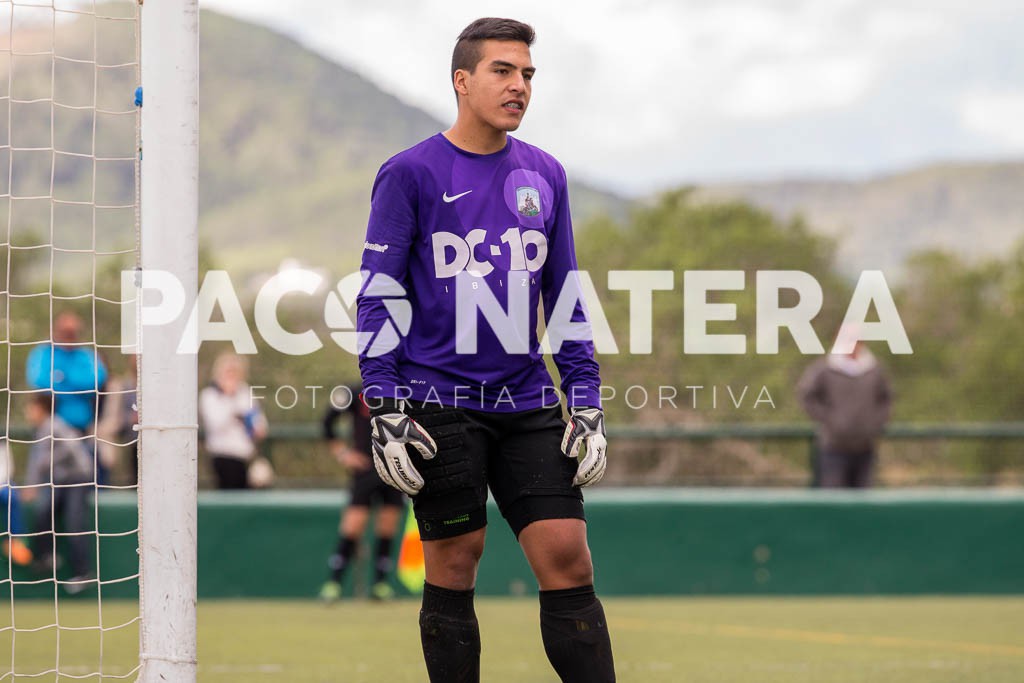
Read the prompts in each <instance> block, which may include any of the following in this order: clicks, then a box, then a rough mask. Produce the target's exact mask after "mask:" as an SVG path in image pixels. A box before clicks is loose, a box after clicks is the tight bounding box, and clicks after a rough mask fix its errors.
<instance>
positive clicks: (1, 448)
mask: <svg viewBox="0 0 1024 683" xmlns="http://www.w3.org/2000/svg"><path fill="white" fill-rule="evenodd" d="M13 479H14V459H13V458H11V454H10V451H9V450H8V449H7V441H6V440H3V441H0V507H2V512H0V514H2V515H3V516H4V517H6V518H7V523H6V524H5V525H4V530H3V532H0V534H2V535H3V536H4V539H3V541H0V550H2V551H3V554H4V555H7V556H8V557H10V558H11V562H13V563H14V564H18V565H23V566H24V565H27V564H29V563H31V562H32V551H31V550H29V549H28V546H26V545H25V543H24V541H22V540H21V539H20V538H14V537H13V536H12V534H23V533H25V527H23V526H22V523H21V503H20V500H19V496H18V490H17V489H12V488H11V483H12V480H13Z"/></svg>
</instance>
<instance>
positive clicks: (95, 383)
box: [25, 311, 107, 434]
mask: <svg viewBox="0 0 1024 683" xmlns="http://www.w3.org/2000/svg"><path fill="white" fill-rule="evenodd" d="M81 337H82V319H81V318H80V317H79V316H78V314H77V313H74V312H73V311H64V312H62V313H59V314H58V315H57V317H56V319H54V321H53V341H52V342H45V343H43V344H40V345H39V346H37V347H35V348H34V349H32V351H31V352H30V353H29V355H28V362H27V363H26V367H25V376H26V379H27V381H28V385H29V387H31V388H32V389H47V390H49V391H52V392H53V395H54V412H55V413H56V414H57V415H59V416H60V418H61V419H62V420H63V421H64V422H66V423H67V424H68V425H70V426H71V427H74V428H75V429H77V430H78V431H80V432H82V433H83V434H86V433H89V432H90V431H91V430H92V428H93V424H94V423H95V422H96V401H97V398H98V396H99V392H100V390H101V389H102V388H103V386H104V384H106V382H107V368H106V367H105V366H104V365H103V361H102V360H100V357H99V354H98V353H97V351H96V347H95V345H93V343H92V342H82V341H81Z"/></svg>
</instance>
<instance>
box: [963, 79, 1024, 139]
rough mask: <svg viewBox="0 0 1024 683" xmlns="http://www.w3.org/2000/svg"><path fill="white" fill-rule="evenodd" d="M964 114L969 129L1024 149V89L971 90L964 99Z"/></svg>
mask: <svg viewBox="0 0 1024 683" xmlns="http://www.w3.org/2000/svg"><path fill="white" fill-rule="evenodd" d="M960 115H961V116H962V117H963V122H964V126H965V127H966V128H967V129H968V130H971V131H974V132H975V133H979V134H980V135H983V136H985V137H987V138H989V139H990V140H992V141H993V142H995V143H997V144H1001V145H1007V146H1010V147H1012V148H1014V149H1015V150H1024V90H1009V91H999V92H992V91H988V92H973V93H968V94H966V95H965V96H964V97H963V99H962V101H961V103H960Z"/></svg>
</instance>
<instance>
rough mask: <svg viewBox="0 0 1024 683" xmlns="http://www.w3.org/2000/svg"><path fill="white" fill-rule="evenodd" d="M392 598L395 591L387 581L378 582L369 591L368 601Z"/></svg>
mask: <svg viewBox="0 0 1024 683" xmlns="http://www.w3.org/2000/svg"><path fill="white" fill-rule="evenodd" d="M393 597H395V589H394V588H392V587H391V584H390V583H388V582H387V581H378V582H377V583H375V584H373V588H371V589H370V599H372V600H381V601H384V600H390V599H391V598H393Z"/></svg>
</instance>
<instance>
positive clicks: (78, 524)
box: [22, 393, 95, 593]
mask: <svg viewBox="0 0 1024 683" xmlns="http://www.w3.org/2000/svg"><path fill="white" fill-rule="evenodd" d="M25 419H26V420H27V421H28V423H29V424H30V425H32V427H33V428H34V429H35V436H34V439H35V443H33V444H32V448H31V450H30V451H29V457H28V469H27V472H26V473H25V485H26V486H28V487H32V488H25V489H22V495H23V497H24V499H25V500H26V501H35V503H36V505H35V514H34V516H33V517H34V525H33V526H34V529H33V531H35V532H36V533H40V532H50V531H53V524H54V522H57V521H60V522H61V524H62V526H63V531H64V533H66V534H69V535H68V536H67V537H66V539H67V546H68V555H69V560H70V562H71V573H72V578H71V579H70V583H68V584H66V585H65V589H66V590H67V591H68V592H69V593H78V592H80V591H82V590H84V589H85V587H86V586H85V584H86V583H88V582H90V581H94V580H95V575H94V574H93V573H92V561H91V558H90V555H89V547H90V545H92V544H93V543H94V542H95V541H94V540H93V539H91V538H89V537H88V536H87V535H84V534H82V533H81V532H85V531H88V530H89V518H90V512H91V507H92V506H91V505H90V499H91V497H92V494H93V491H94V489H95V476H94V472H93V456H92V453H91V452H90V449H89V448H87V447H86V445H85V443H84V440H83V439H84V437H82V435H81V434H80V433H79V432H78V431H77V430H75V429H73V428H72V427H70V426H69V425H68V424H67V422H65V421H64V420H63V418H61V416H60V415H57V414H56V413H55V411H54V407H53V399H52V397H51V396H50V394H49V393H41V394H33V396H32V398H31V400H30V401H29V403H28V405H26V406H25ZM32 544H33V554H34V555H35V557H36V560H35V563H34V566H35V567H36V569H37V571H39V572H40V573H45V574H49V573H52V572H53V571H54V568H55V567H56V565H57V562H56V541H55V537H54V536H53V535H52V534H47V533H41V534H40V535H39V536H34V537H33V539H32Z"/></svg>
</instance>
